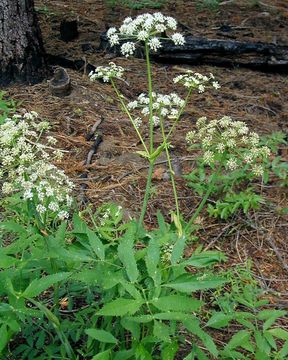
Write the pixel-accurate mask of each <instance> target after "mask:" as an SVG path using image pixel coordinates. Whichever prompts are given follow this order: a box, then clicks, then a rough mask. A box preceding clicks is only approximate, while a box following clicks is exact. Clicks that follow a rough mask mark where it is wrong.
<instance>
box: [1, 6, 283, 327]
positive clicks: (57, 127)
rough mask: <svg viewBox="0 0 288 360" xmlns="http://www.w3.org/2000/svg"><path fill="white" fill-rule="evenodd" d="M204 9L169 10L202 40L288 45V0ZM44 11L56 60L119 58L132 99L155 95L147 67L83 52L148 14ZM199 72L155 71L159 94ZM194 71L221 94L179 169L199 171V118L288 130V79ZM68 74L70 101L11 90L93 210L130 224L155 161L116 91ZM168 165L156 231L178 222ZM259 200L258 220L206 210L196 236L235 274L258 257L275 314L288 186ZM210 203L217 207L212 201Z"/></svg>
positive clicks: (197, 108)
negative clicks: (48, 135)
mask: <svg viewBox="0 0 288 360" xmlns="http://www.w3.org/2000/svg"><path fill="white" fill-rule="evenodd" d="M195 3H196V2H195V1H177V2H175V1H174V2H172V1H168V2H167V4H166V5H165V6H163V8H161V12H163V13H165V14H167V15H172V16H173V17H175V18H176V19H177V20H178V21H179V22H180V23H181V24H184V25H185V28H186V29H187V30H186V33H189V32H190V34H192V35H193V36H196V37H206V38H209V39H215V38H217V39H227V38H228V39H231V38H232V39H235V40H243V41H255V42H256V41H263V42H269V43H276V44H279V45H287V44H288V31H287V28H288V6H287V1H286V0H278V1H277V0H275V1H272V0H271V1H268V0H263V2H261V1H255V2H254V1H241V2H240V3H241V5H238V3H239V2H236V1H235V2H230V1H228V2H227V4H224V5H222V6H219V8H218V9H217V10H215V11H212V10H209V9H202V10H200V9H199V8H197V6H196V5H197V4H195ZM36 6H37V10H38V14H39V17H40V23H41V29H42V33H43V38H44V45H45V49H46V51H47V53H48V54H52V55H59V56H60V55H61V56H62V57H66V58H69V59H72V60H75V59H84V60H85V61H87V62H89V63H90V64H93V65H94V66H98V65H105V64H107V63H108V62H109V61H111V59H112V61H115V62H116V63H117V64H118V65H121V66H123V67H124V68H125V69H126V70H127V72H126V76H127V83H124V82H123V83H121V90H122V92H123V93H124V94H125V96H126V97H127V98H128V99H129V101H131V100H132V99H133V98H135V96H137V95H139V94H140V93H142V92H146V91H147V84H146V80H145V62H144V60H142V59H134V58H129V59H125V58H115V57H113V56H112V55H111V54H109V53H105V52H104V51H98V52H87V51H86V52H84V51H83V48H84V49H87V44H88V45H89V44H90V45H91V47H92V48H97V47H98V46H99V41H100V34H101V33H102V32H104V31H105V30H106V29H107V28H108V27H111V26H117V25H119V24H120V23H121V21H122V20H123V19H124V18H125V17H126V16H128V15H131V16H133V15H136V14H139V13H141V12H143V10H140V11H136V10H130V9H128V8H123V7H116V8H115V9H113V8H111V7H109V6H107V4H106V3H105V2H102V1H96V0H82V1H79V0H70V1H65V0H38V1H36ZM63 18H68V19H71V18H72V19H77V20H78V26H79V32H80V34H79V37H78V38H77V39H75V40H73V41H71V42H68V43H65V42H63V41H62V40H61V39H60V37H59V25H60V22H61V20H62V19H63ZM223 25H229V27H230V28H231V29H232V30H231V31H229V32H225V31H221V27H222V26H223ZM222 29H223V27H222ZM90 45H89V46H88V49H89V48H90ZM190 68H192V67H191V66H188V65H175V64H174V65H172V64H153V76H154V86H155V89H157V90H158V91H159V92H162V93H170V92H172V91H174V90H175V85H174V84H173V81H172V79H173V77H174V76H177V75H178V74H179V73H180V72H182V71H183V69H190ZM193 70H195V71H199V72H200V73H202V74H206V73H210V72H211V73H213V74H214V76H215V78H216V79H217V80H218V81H219V83H220V84H221V89H220V91H213V92H212V91H211V92H207V93H206V94H205V96H203V95H201V94H194V95H193V98H192V101H191V102H190V104H189V106H188V108H187V110H186V112H185V113H184V115H183V117H182V119H181V122H180V123H179V127H178V129H177V132H176V133H175V136H174V138H173V146H174V148H173V158H174V160H175V162H177V163H178V165H179V164H180V167H181V173H182V174H188V173H189V172H191V170H192V169H193V168H194V167H195V154H194V155H193V153H191V152H188V151H187V146H186V143H185V135H186V133H187V132H188V131H189V130H190V129H191V128H193V124H195V121H196V119H197V118H198V117H200V116H207V118H208V119H213V118H220V117H221V116H224V115H229V116H231V117H232V118H233V119H236V120H243V121H246V122H247V124H248V125H249V127H251V128H252V129H254V130H255V131H257V132H258V133H259V134H261V135H268V134H271V133H272V132H276V131H283V132H286V133H287V132H288V92H287V85H288V79H287V75H284V74H277V73H264V72H258V71H253V70H249V69H243V68H220V67H211V66H207V65H205V66H193ZM67 71H68V73H69V75H70V77H71V80H72V86H73V90H72V93H71V94H70V95H69V96H67V97H63V98H56V97H54V96H52V95H51V93H50V91H49V87H48V82H43V83H41V84H37V85H34V86H29V87H27V86H19V85H17V86H16V85H15V86H13V87H11V88H10V89H9V90H8V91H9V95H11V96H12V97H13V99H15V100H17V101H21V102H22V105H21V106H22V107H25V108H26V109H27V110H34V111H36V112H38V113H39V114H40V116H41V117H42V118H45V119H48V120H49V121H50V123H51V124H52V133H53V136H54V137H56V138H57V140H58V141H59V143H58V146H59V147H60V148H63V149H65V150H67V152H66V153H65V158H64V160H63V162H62V163H61V164H60V165H61V166H62V167H63V168H64V169H65V172H66V173H67V175H69V176H70V178H71V179H72V180H73V181H74V182H75V183H76V184H79V186H80V184H81V183H83V182H85V184H87V188H86V190H85V193H86V196H87V197H88V199H89V201H90V202H91V203H92V204H93V207H95V208H96V207H98V206H99V205H100V204H102V203H106V202H109V201H111V202H116V203H117V204H121V205H122V206H123V207H124V209H125V211H126V216H127V217H129V216H130V217H133V216H135V214H137V213H138V212H139V209H140V204H141V201H142V199H143V196H144V192H145V183H146V174H147V163H146V162H145V160H143V159H141V158H140V157H139V156H138V155H136V154H135V152H136V151H137V150H141V145H140V144H139V143H138V141H137V138H136V136H135V134H134V131H133V129H132V127H131V125H130V123H129V120H128V119H127V117H126V116H125V115H123V114H122V113H121V111H120V110H119V104H118V101H117V100H116V99H115V97H114V93H113V89H112V88H111V87H110V86H109V85H107V84H102V83H100V82H93V83H92V82H91V81H90V80H89V78H88V76H87V73H85V69H83V71H79V72H77V71H74V70H71V69H67ZM177 92H179V93H180V94H181V89H178V88H177ZM182 95H184V93H182ZM99 119H103V121H102V122H101V125H100V126H99V129H98V130H99V131H100V132H101V134H102V135H103V142H102V144H101V145H100V146H99V148H98V150H97V153H96V154H95V156H94V157H93V161H92V164H91V165H89V166H85V164H84V162H85V159H86V157H87V153H88V152H89V150H90V148H91V145H92V143H91V141H87V140H86V135H87V133H89V131H90V130H91V128H92V126H93V125H94V124H95V122H97V121H98V120H99ZM159 135H160V134H159ZM158 140H159V141H160V137H159V139H158ZM156 142H157V136H156ZM279 152H280V153H281V155H282V156H283V158H284V160H286V161H288V156H287V148H286V149H285V147H284V146H283V147H282V148H281V149H279ZM159 162H160V164H159V165H158V166H157V167H156V170H155V173H154V176H153V195H152V198H151V200H150V202H149V207H148V212H147V216H146V219H145V222H146V224H147V226H149V227H151V228H152V227H153V226H155V223H156V217H155V215H156V211H157V210H158V209H159V210H160V211H161V212H162V213H163V214H164V216H165V218H166V219H167V220H169V211H170V210H171V208H173V204H174V201H173V192H172V187H171V185H170V182H169V181H167V180H165V173H166V172H167V166H166V165H167V164H166V162H165V158H161V159H160V160H159ZM83 173H86V174H87V175H88V177H87V179H84V180H83V179H81V178H80V176H81V175H82V174H83ZM177 188H178V190H179V195H180V207H181V212H182V214H183V217H184V218H185V219H189V217H191V214H193V211H194V209H195V207H196V206H197V204H198V203H199V201H200V200H201V199H200V198H199V197H198V196H197V195H195V193H194V192H193V190H192V189H191V188H189V187H188V186H187V181H186V180H185V179H183V177H181V176H178V177H177ZM82 191H83V190H82ZM259 193H261V194H262V195H263V196H264V197H265V199H266V201H265V204H263V206H261V209H260V210H257V211H253V212H250V213H249V218H247V217H246V216H244V214H238V215H237V216H234V217H232V218H231V219H230V220H229V222H226V221H223V220H217V219H214V218H210V217H208V215H206V212H205V210H204V211H203V213H202V215H201V218H199V219H198V220H199V221H198V222H199V230H198V231H197V236H198V238H199V241H200V243H201V244H202V245H203V247H204V248H209V249H218V250H219V249H220V250H223V251H224V252H225V253H226V254H227V255H228V256H229V261H228V263H227V264H226V265H225V266H227V267H230V266H233V265H236V264H241V263H244V262H245V261H247V259H250V258H251V259H253V265H252V271H253V274H254V276H255V278H256V279H258V280H259V282H260V284H261V286H262V287H263V288H264V289H265V291H266V296H267V297H268V298H269V300H270V301H271V302H272V303H275V307H278V308H287V307H288V290H287V286H288V276H287V272H288V267H287V263H288V242H287V231H288V221H287V220H288V218H287V216H286V215H283V214H282V213H281V211H280V209H281V208H285V207H286V208H287V207H288V198H287V187H286V188H285V187H281V186H279V183H278V181H276V179H275V181H273V178H272V179H271V180H270V182H269V183H268V184H259ZM210 200H211V201H212V202H213V198H212V199H210ZM251 224H252V225H251ZM192 246H194V245H192ZM285 263H286V266H285ZM285 325H286V326H288V321H286V324H284V323H283V326H285Z"/></svg>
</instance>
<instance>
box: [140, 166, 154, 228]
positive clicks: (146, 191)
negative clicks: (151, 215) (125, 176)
mask: <svg viewBox="0 0 288 360" xmlns="http://www.w3.org/2000/svg"><path fill="white" fill-rule="evenodd" d="M153 169H154V162H150V164H149V170H148V176H147V182H146V189H145V195H144V200H143V204H142V209H141V214H140V218H139V226H140V225H142V224H143V221H144V217H145V214H146V209H147V204H148V200H149V196H150V188H151V183H152V175H153Z"/></svg>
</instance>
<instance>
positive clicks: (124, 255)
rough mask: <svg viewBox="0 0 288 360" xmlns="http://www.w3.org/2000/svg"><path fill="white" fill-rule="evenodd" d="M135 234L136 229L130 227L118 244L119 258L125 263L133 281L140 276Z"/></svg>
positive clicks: (129, 276) (128, 274)
mask: <svg viewBox="0 0 288 360" xmlns="http://www.w3.org/2000/svg"><path fill="white" fill-rule="evenodd" d="M134 236H135V233H134V229H132V230H130V229H129V230H128V231H127V233H126V234H125V236H124V237H123V238H122V239H120V244H119V245H118V256H119V259H120V261H121V262H122V264H123V265H124V268H125V270H126V273H127V276H128V278H129V280H130V281H131V282H135V281H136V280H137V279H138V276H139V271H138V269H137V263H136V260H135V250H134Z"/></svg>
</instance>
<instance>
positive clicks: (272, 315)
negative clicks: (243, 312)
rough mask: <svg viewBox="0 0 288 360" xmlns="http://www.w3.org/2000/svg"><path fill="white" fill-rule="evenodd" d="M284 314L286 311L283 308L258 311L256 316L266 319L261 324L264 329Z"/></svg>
mask: <svg viewBox="0 0 288 360" xmlns="http://www.w3.org/2000/svg"><path fill="white" fill-rule="evenodd" d="M286 314H287V311H284V310H262V311H260V312H259V313H258V315H257V318H258V319H260V320H266V321H265V322H264V324H263V330H264V331H266V330H268V329H269V328H270V327H271V325H273V324H274V323H275V321H276V320H277V319H279V318H280V317H282V316H285V315H286Z"/></svg>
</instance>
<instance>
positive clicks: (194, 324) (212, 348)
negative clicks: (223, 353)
mask: <svg viewBox="0 0 288 360" xmlns="http://www.w3.org/2000/svg"><path fill="white" fill-rule="evenodd" d="M183 325H184V326H185V327H186V329H187V330H188V331H190V332H191V333H192V334H194V335H196V336H197V337H198V338H199V339H200V340H201V341H202V342H203V344H204V345H205V347H206V349H207V351H209V352H210V353H211V354H212V355H214V356H215V357H217V356H218V350H217V347H216V345H215V343H214V341H213V339H212V337H211V336H210V335H209V334H208V333H206V332H205V331H204V330H203V329H201V327H200V326H199V321H198V320H197V319H191V320H185V321H183Z"/></svg>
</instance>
